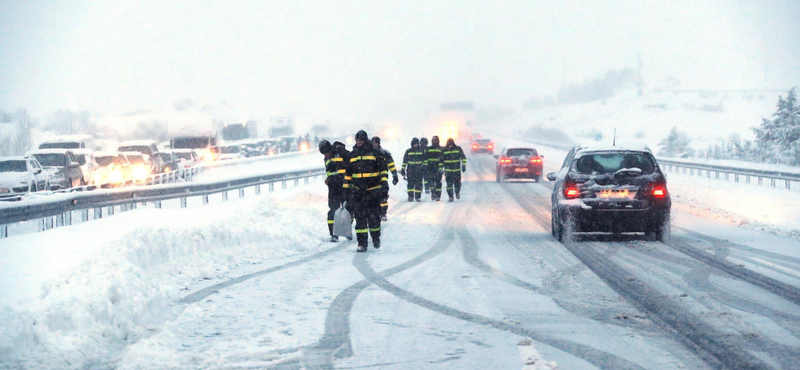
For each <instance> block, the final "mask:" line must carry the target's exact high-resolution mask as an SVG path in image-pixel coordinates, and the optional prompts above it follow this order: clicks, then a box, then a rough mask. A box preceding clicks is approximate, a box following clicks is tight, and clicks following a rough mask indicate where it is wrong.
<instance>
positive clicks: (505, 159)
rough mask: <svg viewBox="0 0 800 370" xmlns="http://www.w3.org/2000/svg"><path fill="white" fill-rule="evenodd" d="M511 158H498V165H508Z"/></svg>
mask: <svg viewBox="0 0 800 370" xmlns="http://www.w3.org/2000/svg"><path fill="white" fill-rule="evenodd" d="M510 163H511V158H506V157H500V164H510Z"/></svg>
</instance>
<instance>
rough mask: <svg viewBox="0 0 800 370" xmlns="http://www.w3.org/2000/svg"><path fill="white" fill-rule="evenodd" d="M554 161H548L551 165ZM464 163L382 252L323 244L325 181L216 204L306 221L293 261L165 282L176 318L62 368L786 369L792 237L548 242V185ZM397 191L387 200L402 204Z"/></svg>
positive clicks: (798, 295)
mask: <svg viewBox="0 0 800 370" xmlns="http://www.w3.org/2000/svg"><path fill="white" fill-rule="evenodd" d="M548 159H550V160H549V161H547V160H546V163H547V167H546V169H548V168H549V169H552V168H553V167H554V166H556V165H558V164H560V163H556V162H560V158H554V157H550V156H549V155H548ZM468 160H469V164H468V172H467V173H465V178H464V180H465V183H464V188H463V191H462V198H461V200H459V201H457V202H455V203H447V202H442V203H434V202H430V201H429V200H426V201H424V202H422V203H407V202H405V201H402V202H401V201H393V202H392V203H391V206H390V211H389V222H387V223H384V226H383V238H382V239H383V243H382V248H381V249H380V250H375V249H372V248H370V250H369V252H368V253H366V254H356V253H355V244H354V242H346V241H343V242H340V243H329V242H322V241H321V240H322V238H323V237H324V233H325V232H326V230H325V228H324V213H322V211H323V210H324V208H325V205H324V199H325V198H324V194H325V188H324V187H323V186H318V185H312V186H308V187H307V188H306V189H297V190H292V191H288V192H289V193H288V194H289V195H290V197H288V198H287V199H285V200H283V201H280V202H274V203H273V202H268V201H260V202H257V203H256V205H255V206H254V205H252V204H250V203H247V202H248V201H247V199H248V198H245V199H243V200H236V201H231V202H229V203H227V204H224V205H213V206H210V207H219V208H214V210H215V211H214V212H218V211H219V212H221V213H222V214H225V212H223V211H224V210H226V209H227V208H223V207H231V208H230V209H231V210H233V211H236V210H237V207H238V209H239V210H240V211H241V212H242V213H243V214H251V213H252V214H253V215H254V216H247V219H246V221H247V223H246V224H245V226H243V227H242V228H243V230H245V231H248V232H252V231H255V230H258V222H259V219H263V220H264V222H265V223H268V222H271V220H273V219H275V220H281V222H282V225H283V228H284V229H290V228H291V227H292V225H291V224H292V223H296V225H294V226H296V230H305V231H302V232H301V231H297V232H296V233H299V234H302V235H297V237H295V238H294V239H293V240H292V241H291V242H292V243H293V244H292V245H294V246H295V247H285V246H284V249H287V250H293V251H294V253H286V254H284V255H286V256H287V257H280V258H265V259H263V260H261V259H257V258H252V259H253V260H254V261H255V263H253V264H239V265H238V267H234V268H232V269H230V270H226V271H225V272H224V274H222V275H214V274H210V275H209V276H211V277H212V278H210V279H208V280H195V281H196V282H195V283H194V284H191V285H190V286H189V287H188V290H184V291H179V292H175V293H174V296H175V297H176V299H175V301H177V302H173V303H171V304H165V306H166V307H167V308H169V312H170V314H165V316H166V318H165V319H163V320H161V321H159V322H160V324H157V325H151V327H149V328H148V329H147V332H146V333H145V334H141V335H139V338H138V340H136V341H132V343H122V344H120V345H119V346H118V347H115V348H114V349H113V350H109V352H108V353H110V354H111V355H108V357H109V358H113V360H109V361H108V362H103V361H99V362H92V363H89V364H85V363H80V362H79V365H78V366H76V364H75V363H72V364H71V365H69V366H76V368H82V367H84V366H83V365H86V366H87V367H89V368H93V367H97V368H117V369H184V368H188V369H262V368H272V369H303V368H305V369H332V368H341V369H365V368H366V369H372V368H376V369H378V368H379V369H592V368H599V369H681V368H685V369H706V368H708V369H721V368H729V369H769V368H775V369H793V368H797V364H798V363H800V362H799V361H800V289H799V288H798V287H800V255H799V254H798V252H797V249H796V248H794V250H793V248H792V247H797V246H798V245H800V243H798V242H796V241H795V240H791V239H788V238H780V237H777V236H771V235H761V234H758V233H756V232H754V231H751V230H743V229H738V228H734V227H731V226H725V225H720V224H713V225H711V224H710V221H704V220H702V219H699V218H697V217H696V216H693V215H690V214H685V213H680V212H675V214H674V218H675V224H674V229H673V234H672V239H671V240H670V241H669V242H667V244H662V243H658V242H648V241H644V240H643V238H642V237H640V236H636V235H625V236H622V237H621V238H619V237H618V238H611V237H606V236H586V237H582V238H578V239H577V240H576V241H575V242H572V243H569V244H561V243H559V242H556V241H555V240H554V239H553V238H552V237H551V236H550V199H549V196H550V192H551V187H552V185H551V184H550V183H543V184H537V183H531V182H509V183H503V184H499V183H496V182H495V181H494V180H495V175H494V163H495V160H494V158H492V157H491V156H488V155H482V156H480V155H479V156H470V157H469V158H468ZM399 185H400V186H397V187H394V188H393V189H392V199H393V200H403V199H404V198H405V191H404V183H403V182H401V183H400V184H399ZM279 196H281V194H280V193H274V194H269V195H268V196H267V197H279ZM445 198H446V197H445ZM301 202H302V203H301ZM245 204H246V205H245ZM292 204H294V205H296V206H301V208H300V209H299V210H297V211H294V210H291V209H292V208H293V206H292ZM263 206H269V207H272V208H271V209H270V210H269V212H268V213H264V211H263V210H262V207H263ZM276 207H277V208H276ZM284 207H285V208H284ZM303 207H304V208H303ZM199 209H202V208H199ZM173 211H175V212H181V211H186V210H173ZM229 212H232V211H229ZM259 212H261V213H259ZM117 217H122V216H117ZM287 217H297V218H298V219H296V220H292V219H285V218H287ZM112 220H113V218H112ZM311 225H313V226H311ZM224 227H225V225H224V224H223V225H221V226H219V228H224ZM264 227H265V228H269V227H270V226H269V225H268V224H267V225H265V226H264ZM270 233H271V231H270V232H265V235H257V238H259V240H263V242H260V243H264V244H265V245H266V244H270V245H278V244H280V241H279V240H273V239H271V238H279V237H280V235H281V234H270ZM314 233H318V234H319V237H316V236H311V235H312V234H314ZM720 234H722V235H737V236H738V239H726V238H720V237H719V235H720ZM236 235H239V234H236ZM212 236H213V235H212ZM223 236H224V235H223ZM239 238H242V236H241V235H240V236H239V237H237V238H233V237H230V236H227V237H219V238H216V239H214V242H215V243H216V242H218V243H221V244H222V245H220V246H219V247H223V248H224V247H225V245H224V244H225V243H240V242H241V241H240V240H239ZM237 245H238V244H237ZM208 248H209V249H210V250H211V251H214V250H215V249H213V248H212V247H211V246H209V247H208ZM234 250H235V251H242V253H244V254H246V255H248V256H250V255H252V254H254V253H255V254H258V253H259V252H258V248H253V247H249V248H240V249H234ZM186 253H188V252H186ZM267 254H269V253H267ZM275 254H276V255H278V256H280V254H277V252H275ZM266 257H269V256H266ZM229 258H230V259H231V260H235V257H229ZM248 258H250V257H248ZM217 263H224V261H217ZM173 280H174V279H173ZM197 281H199V282H197ZM170 292H172V291H169V292H167V293H165V294H166V295H167V296H170V294H172V293H170ZM63 325H65V326H66V327H68V326H69V325H67V324H63ZM20 336H23V335H22V334H20ZM2 356H3V355H2V353H0V357H2ZM5 364H7V365H8V364H9V363H5ZM15 364H17V365H19V364H22V365H23V366H26V367H31V368H34V367H35V366H33V365H31V363H30V362H25V361H22V362H16V363H15ZM69 366H67V367H69Z"/></svg>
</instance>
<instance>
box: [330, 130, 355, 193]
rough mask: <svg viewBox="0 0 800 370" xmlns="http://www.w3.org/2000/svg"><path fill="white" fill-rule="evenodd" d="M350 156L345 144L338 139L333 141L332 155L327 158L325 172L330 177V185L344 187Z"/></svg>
mask: <svg viewBox="0 0 800 370" xmlns="http://www.w3.org/2000/svg"><path fill="white" fill-rule="evenodd" d="M349 158H350V152H348V151H347V149H346V148H345V146H344V144H342V143H340V142H338V141H337V142H335V143H333V147H332V148H331V156H330V157H329V158H325V172H326V175H327V178H328V186H330V187H342V184H344V175H345V172H346V170H347V164H348V163H349Z"/></svg>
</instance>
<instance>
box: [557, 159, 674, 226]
mask: <svg viewBox="0 0 800 370" xmlns="http://www.w3.org/2000/svg"><path fill="white" fill-rule="evenodd" d="M547 179H548V180H550V181H555V182H556V183H555V186H554V187H553V195H552V198H551V200H552V204H553V209H552V232H553V236H555V237H556V238H557V239H558V240H562V239H563V238H564V237H565V235H566V236H568V237H571V235H572V233H574V232H609V233H615V234H619V233H623V232H644V233H645V237H646V238H647V239H650V240H660V241H663V240H664V239H665V238H667V237H669V213H670V207H671V201H670V196H669V192H668V191H667V178H666V176H664V173H663V172H661V169H660V168H659V167H658V163H657V162H656V159H655V157H653V153H652V152H650V150H649V149H647V148H639V149H634V148H623V147H616V146H614V147H602V148H600V147H596V148H592V147H580V146H576V147H574V148H572V150H570V152H569V154H568V155H567V158H566V159H565V160H564V164H562V166H561V170H560V171H559V172H558V173H549V174H547Z"/></svg>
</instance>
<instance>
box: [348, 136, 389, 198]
mask: <svg viewBox="0 0 800 370" xmlns="http://www.w3.org/2000/svg"><path fill="white" fill-rule="evenodd" d="M388 171H389V168H388V167H387V166H386V162H385V161H384V159H383V156H381V155H380V154H379V153H378V151H377V150H376V149H375V148H374V147H373V146H372V144H371V143H369V142H366V143H364V145H362V146H361V147H360V148H358V147H353V151H351V152H350V159H349V163H348V165H347V169H346V171H345V175H344V184H343V185H342V187H343V188H345V189H350V193H351V194H352V193H353V192H365V191H380V190H381V189H383V188H384V187H385V188H387V189H388V187H389V178H388V175H387V174H388Z"/></svg>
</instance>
